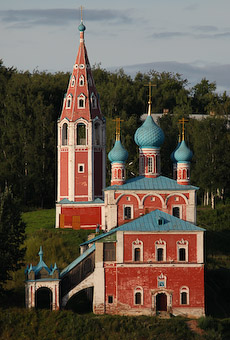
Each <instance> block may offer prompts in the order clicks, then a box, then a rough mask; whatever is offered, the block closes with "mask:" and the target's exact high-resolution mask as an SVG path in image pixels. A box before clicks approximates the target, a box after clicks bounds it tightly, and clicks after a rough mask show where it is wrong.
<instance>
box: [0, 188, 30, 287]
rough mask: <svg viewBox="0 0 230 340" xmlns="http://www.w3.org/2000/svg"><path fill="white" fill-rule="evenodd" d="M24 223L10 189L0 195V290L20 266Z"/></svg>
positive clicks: (23, 253)
mask: <svg viewBox="0 0 230 340" xmlns="http://www.w3.org/2000/svg"><path fill="white" fill-rule="evenodd" d="M24 240H25V223H24V222H22V220H21V213H20V209H19V203H18V201H17V199H15V198H14V196H13V194H12V192H11V189H8V188H6V189H5V191H4V192H3V193H2V194H1V195H0V263H1V265H0V290H2V289H3V284H4V283H5V282H6V281H7V280H12V272H14V271H16V270H18V269H20V268H21V266H22V264H23V263H22V261H23V258H24V255H25V250H26V249H25V247H23V242H24Z"/></svg>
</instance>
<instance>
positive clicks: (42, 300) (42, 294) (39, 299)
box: [35, 287, 53, 309]
mask: <svg viewBox="0 0 230 340" xmlns="http://www.w3.org/2000/svg"><path fill="white" fill-rule="evenodd" d="M52 302H53V294H52V291H51V290H50V289H49V288H47V287H42V288H39V289H38V290H37V291H36V294H35V303H36V304H35V306H36V308H38V309H52Z"/></svg>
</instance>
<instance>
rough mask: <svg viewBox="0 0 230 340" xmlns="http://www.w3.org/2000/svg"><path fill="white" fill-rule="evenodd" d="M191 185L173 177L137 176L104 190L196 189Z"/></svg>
mask: <svg viewBox="0 0 230 340" xmlns="http://www.w3.org/2000/svg"><path fill="white" fill-rule="evenodd" d="M198 189H199V188H198V187H195V186H193V185H181V184H178V183H177V181H175V180H174V179H171V178H168V177H165V176H159V177H156V178H147V177H144V176H138V177H135V178H131V179H129V180H127V181H126V183H125V184H123V185H112V186H109V187H107V188H105V189H104V190H105V191H106V190H198Z"/></svg>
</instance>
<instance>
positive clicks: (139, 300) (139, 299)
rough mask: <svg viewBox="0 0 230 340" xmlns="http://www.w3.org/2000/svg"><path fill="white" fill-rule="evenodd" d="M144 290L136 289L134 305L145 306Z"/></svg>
mask: <svg viewBox="0 0 230 340" xmlns="http://www.w3.org/2000/svg"><path fill="white" fill-rule="evenodd" d="M143 300H144V299H143V288H142V287H136V288H135V289H134V305H143Z"/></svg>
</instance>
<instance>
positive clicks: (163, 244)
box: [155, 239, 166, 262]
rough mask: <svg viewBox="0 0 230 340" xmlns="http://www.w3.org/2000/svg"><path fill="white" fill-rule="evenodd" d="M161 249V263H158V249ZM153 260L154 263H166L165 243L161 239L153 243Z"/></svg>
mask: <svg viewBox="0 0 230 340" xmlns="http://www.w3.org/2000/svg"><path fill="white" fill-rule="evenodd" d="M159 248H162V249H163V261H158V256H157V255H158V249H159ZM155 260H156V262H166V242H165V241H163V240H162V239H160V240H157V241H156V242H155Z"/></svg>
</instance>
